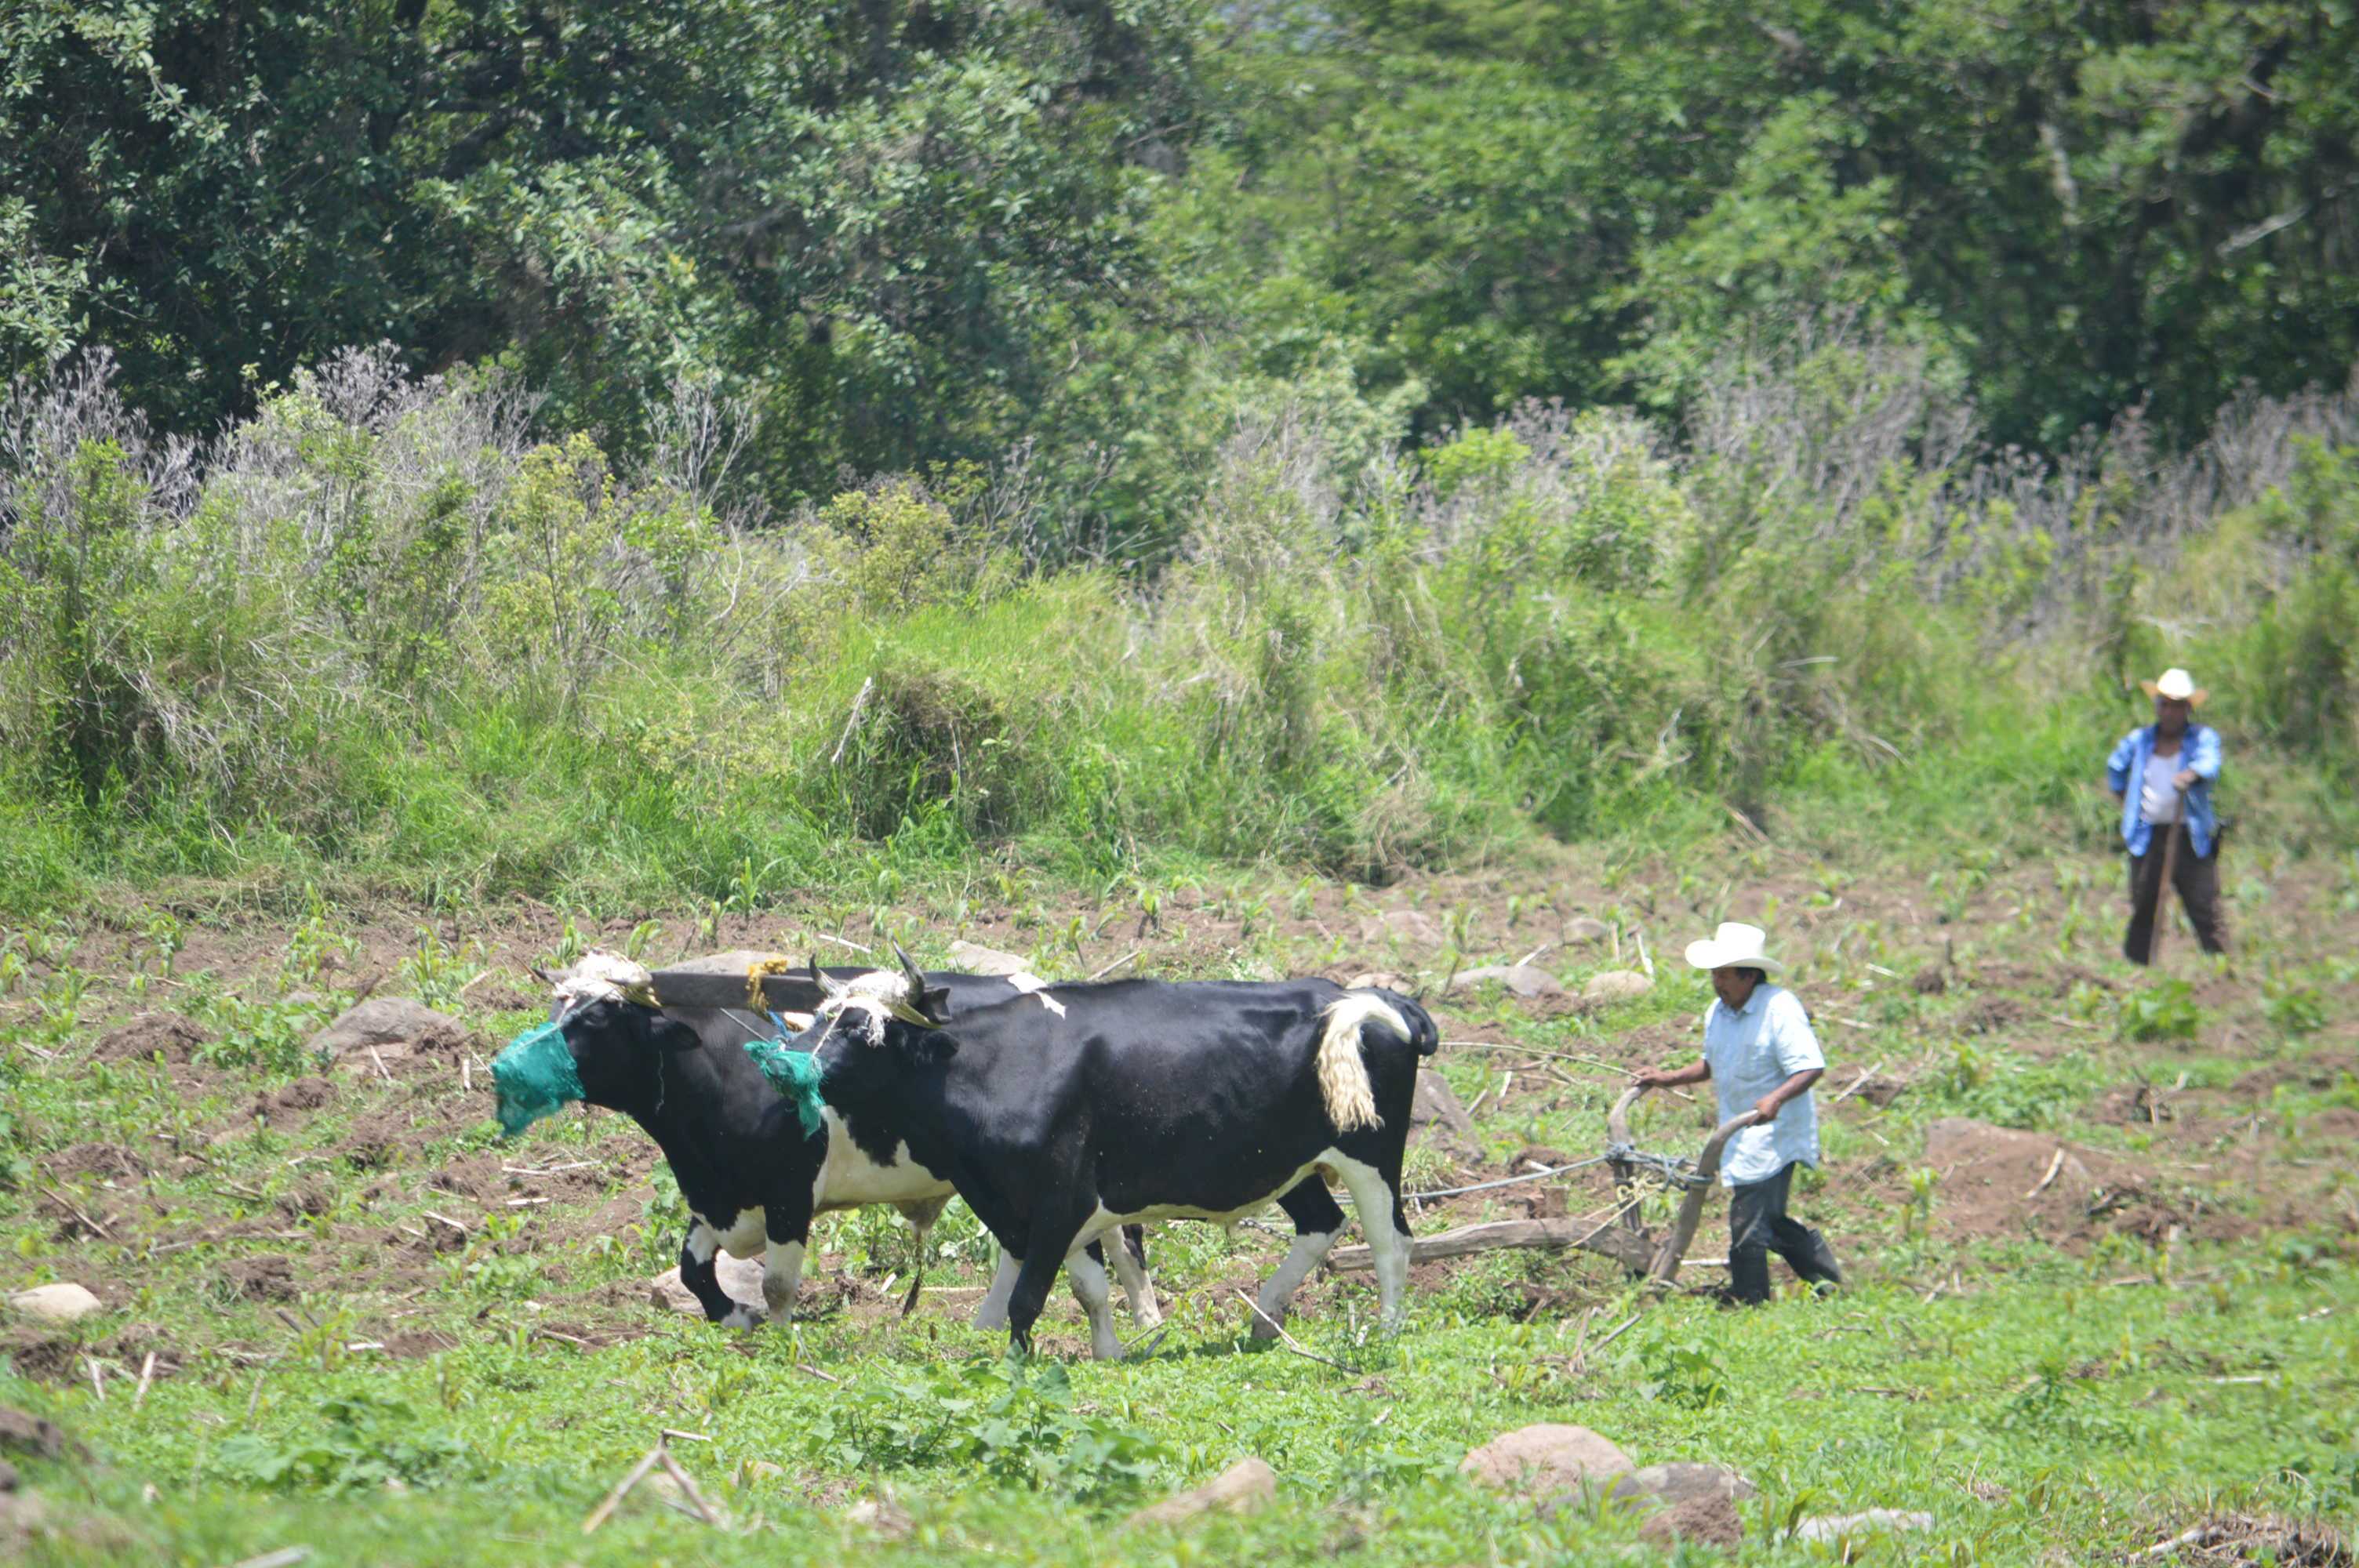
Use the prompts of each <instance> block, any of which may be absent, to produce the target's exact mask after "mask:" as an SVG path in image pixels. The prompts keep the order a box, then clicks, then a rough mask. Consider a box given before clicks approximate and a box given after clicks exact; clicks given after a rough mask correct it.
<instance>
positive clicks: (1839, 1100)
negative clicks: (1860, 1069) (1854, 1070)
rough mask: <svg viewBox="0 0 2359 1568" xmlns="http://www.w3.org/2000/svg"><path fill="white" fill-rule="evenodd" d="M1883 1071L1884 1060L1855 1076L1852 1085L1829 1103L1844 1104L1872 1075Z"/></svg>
mask: <svg viewBox="0 0 2359 1568" xmlns="http://www.w3.org/2000/svg"><path fill="white" fill-rule="evenodd" d="M1882 1071H1884V1064H1883V1063H1882V1062H1878V1063H1877V1064H1876V1065H1875V1066H1873V1067H1870V1068H1869V1069H1868V1070H1867V1071H1865V1072H1864V1073H1862V1074H1861V1075H1860V1076H1857V1077H1855V1078H1854V1079H1853V1080H1852V1081H1851V1087H1849V1088H1847V1089H1845V1090H1843V1093H1841V1094H1839V1095H1837V1096H1835V1098H1833V1099H1832V1100H1829V1101H1828V1102H1827V1103H1828V1104H1829V1105H1841V1104H1843V1101H1845V1100H1847V1099H1849V1098H1851V1097H1852V1096H1854V1095H1855V1094H1857V1093H1859V1091H1860V1089H1861V1087H1862V1086H1864V1084H1866V1082H1867V1080H1868V1079H1870V1078H1872V1077H1874V1076H1875V1075H1876V1074H1878V1073H1880V1072H1882Z"/></svg>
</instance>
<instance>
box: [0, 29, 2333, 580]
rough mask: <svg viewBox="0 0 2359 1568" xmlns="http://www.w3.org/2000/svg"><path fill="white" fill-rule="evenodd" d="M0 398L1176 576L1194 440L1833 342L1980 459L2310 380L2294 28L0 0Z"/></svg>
mask: <svg viewBox="0 0 2359 1568" xmlns="http://www.w3.org/2000/svg"><path fill="white" fill-rule="evenodd" d="M0 66H5V70H0V192H5V193H6V194H5V195H0V363H5V367H6V368H8V369H12V370H24V369H38V368H40V367H42V366H44V365H46V364H48V363H50V362H54V361H55V359H56V358H57V357H58V356H59V355H60V354H61V353H62V352H64V351H66V350H68V349H69V348H70V347H71V346H73V345H75V344H79V343H89V342H97V343H103V344H105V345H108V346H111V347H112V348H113V349H114V351H116V353H117V354H118V355H119V357H120V358H121V360H122V362H123V365H124V374H125V388H126V390H127V391H128V392H129V393H130V395H132V397H133V399H134V400H135V401H136V403H137V404H138V405H139V406H142V407H143V408H146V409H147V410H148V411H149V412H150V413H151V414H154V415H155V416H158V417H159V418H161V419H163V420H165V421H166V422H167V423H168V424H169V425H171V426H172V427H176V428H182V429H189V430H204V429H209V428H211V427H213V425H214V424H215V423H216V422H217V421H219V420H221V419H222V418H223V417H224V416H231V415H245V414H250V413H251V412H252V411H253V410H254V409H255V407H256V406H258V405H259V402H260V400H261V398H262V396H263V395H265V392H266V389H267V388H268V387H269V386H270V385H272V384H288V382H289V381H290V379H291V377H292V375H293V373H295V372H296V371H297V370H298V369H299V368H300V367H302V366H305V365H309V364H316V363H319V362H323V361H324V360H325V359H326V358H327V357H328V356H329V355H331V354H332V353H333V352H335V351H339V350H341V349H342V348H344V347H347V346H350V345H353V344H359V343H371V342H375V341H389V342H391V343H393V344H394V345H396V347H397V350H398V351H399V352H400V353H401V354H402V356H403V357H404V359H405V361H406V362H408V364H409V365H410V366H411V367H412V368H413V369H420V370H432V371H445V370H449V369H451V368H453V367H454V366H457V365H460V364H462V363H476V362H498V363H502V364H505V365H508V366H511V367H514V368H516V369H518V370H520V371H521V372H523V373H524V374H525V375H526V377H527V379H528V380H529V382H530V383H531V384H533V385H534V386H535V387H537V388H538V389H540V390H542V391H543V392H545V393H546V394H548V395H549V398H550V402H549V406H548V408H547V409H546V410H545V418H546V419H547V420H549V422H550V423H551V425H552V426H554V427H562V428H581V427H589V426H592V425H594V426H597V427H601V428H603V429H604V430H605V431H606V432H607V433H608V435H609V437H610V438H611V439H612V440H613V441H615V442H619V443H621V444H622V445H624V446H626V447H636V446H637V445H639V444H641V443H643V442H644V441H645V439H646V438H647V430H646V428H645V422H644V417H643V413H642V410H643V407H644V406H645V403H646V400H647V397H648V395H650V394H651V393H653V392H655V391H656V390H658V389H659V388H660V387H661V386H662V385H664V384H667V383H668V382H669V381H670V380H671V379H673V378H674V377H676V376H678V375H679V374H681V373H690V374H694V375H698V376H701V377H705V378H708V379H711V380H713V381H716V382H717V383H719V384H721V385H722V387H723V390H724V391H726V392H727V393H728V394H730V395H733V396H735V397H738V398H740V399H742V400H744V401H745V402H747V403H749V404H750V405H752V406H756V407H758V408H759V409H761V410H762V411H763V413H764V414H765V416H766V420H765V429H766V433H767V434H766V438H765V440H764V441H763V443H762V445H761V447H760V449H759V450H758V451H757V452H756V454H755V459H756V461H755V463H754V465H753V468H752V469H751V470H749V472H750V474H751V477H754V478H757V479H758V480H759V481H761V483H762V485H763V487H764V489H765V490H766V492H767V493H768V494H769V495H770V496H771V497H772V498H773V499H774V500H780V501H787V500H794V499H799V498H817V497H821V496H824V495H826V494H828V493H831V492H832V491H833V490H834V489H836V488H838V486H837V483H836V481H837V476H838V470H839V469H840V468H842V467H843V466H846V465H848V466H849V467H850V468H852V469H853V470H855V471H858V472H877V471H888V470H901V469H908V468H910V467H914V466H919V465H921V464H922V463H924V462H928V461H936V460H954V459H959V458H967V459H976V460H986V461H988V460H996V459H998V457H999V456H1000V455H1001V454H1002V453H1004V452H1005V451H1006V449H1008V448H1009V447H1010V446H1011V445H1012V444H1014V443H1016V442H1018V441H1022V440H1027V439H1029V440H1032V441H1034V442H1035V443H1037V448H1038V463H1037V465H1036V473H1037V475H1038V478H1039V479H1040V481H1042V482H1044V483H1047V482H1053V483H1054V484H1055V485H1056V486H1057V487H1058V489H1059V492H1060V494H1061V495H1062V497H1063V498H1064V503H1065V504H1064V505H1063V507H1062V508H1061V511H1062V512H1063V513H1065V514H1067V515H1066V516H1065V518H1064V521H1063V523H1062V524H1061V526H1060V530H1059V533H1058V540H1059V542H1060V546H1061V547H1071V546H1076V545H1080V546H1092V547H1097V548H1103V549H1112V550H1114V551H1115V552H1117V553H1136V551H1138V550H1141V549H1147V550H1159V549H1162V548H1168V547H1169V546H1171V545H1172V544H1174V543H1175V542H1176V538H1177V529H1178V523H1177V521H1176V520H1177V518H1178V515H1179V514H1180V513H1181V512H1182V511H1184V510H1185V507H1186V504H1187V503H1188V501H1189V500H1190V493H1189V492H1190V485H1191V481H1192V479H1193V476H1194V475H1196V474H1197V473H1198V472H1199V471H1200V470H1201V464H1202V461H1203V460H1204V459H1205V457H1206V456H1207V454H1208V452H1209V450H1210V449H1211V448H1212V446H1214V445H1216V444H1217V443H1218V441H1219V440H1220V439H1222V438H1223V437H1224V436H1225V434H1226V428H1227V422H1228V417H1229V416H1232V415H1234V413H1235V412H1236V411H1237V410H1238V409H1240V408H1251V407H1254V406H1256V405H1257V404H1259V403H1261V402H1263V401H1266V398H1267V397H1268V395H1269V389H1270V387H1271V386H1272V385H1277V386H1283V387H1288V388H1299V387H1301V386H1305V385H1309V386H1314V387H1329V388H1332V387H1335V386H1338V385H1340V386H1343V387H1346V388H1350V389H1352V390H1353V391H1354V392H1355V393H1356V394H1357V395H1359V396H1360V397H1362V398H1363V399H1364V401H1365V402H1366V404H1367V405H1368V406H1369V409H1370V416H1371V418H1373V419H1375V420H1376V421H1377V422H1378V423H1380V424H1389V426H1390V427H1393V428H1396V429H1398V428H1407V429H1408V430H1410V431H1412V432H1413V433H1416V434H1419V435H1432V434H1436V433H1440V432H1446V431H1449V430H1451V429H1453V428H1454V427H1456V426H1457V425H1458V424H1459V423H1460V422H1461V421H1463V420H1467V419H1473V420H1477V421H1481V422H1486V423H1487V422H1488V421H1490V420H1492V419H1494V418H1495V417H1497V416H1502V415H1504V414H1506V413H1507V412H1509V411H1510V410H1512V409H1513V407H1514V406H1516V405H1517V403H1518V402H1520V401H1521V400H1522V399H1524V398H1526V397H1530V396H1538V397H1541V398H1561V399H1564V400H1566V401H1568V402H1570V403H1573V404H1576V405H1578V404H1586V403H1591V402H1595V401H1601V400H1603V401H1615V402H1627V401H1634V400H1635V401H1643V402H1647V403H1649V404H1650V405H1651V406H1655V407H1657V408H1658V409H1664V410H1669V411H1674V412H1683V411H1685V410H1687V409H1689V408H1690V407H1691V406H1692V403H1693V400H1694V398H1695V397H1696V396H1697V395H1698V394H1699V391H1700V389H1701V384H1702V381H1703V380H1704V378H1705V377H1706V374H1707V373H1708V371H1709V369H1710V367H1711V366H1712V364H1714V363H1715V362H1718V361H1720V360H1722V359H1723V358H1725V357H1726V356H1727V355H1728V354H1730V353H1731V352H1732V351H1738V350H1742V349H1745V348H1746V347H1749V346H1758V345H1760V344H1761V343H1763V342H1764V341H1771V340H1776V339H1778V338H1781V337H1782V336H1783V335H1784V334H1785V333H1787V332H1788V331H1790V330H1791V329H1792V328H1793V326H1794V324H1795V323H1796V321H1797V320H1798V319H1810V318H1813V317H1817V316H1820V315H1821V314H1823V313H1824V312H1826V311H1828V310H1830V309H1832V310H1835V311H1839V312H1843V313H1848V314H1849V315H1850V316H1852V317H1853V318H1854V319H1858V320H1860V321H1862V322H1864V324H1865V325H1867V326H1869V327H1871V328H1872V329H1873V330H1875V331H1877V332H1879V333H1889V334H1895V335H1897V336H1899V337H1902V338H1904V339H1906V340H1908V341H1913V342H1916V343H1919V344H1920V345H1922V346H1923V347H1924V348H1925V350H1926V351H1927V352H1928V354H1929V356H1930V363H1931V365H1932V366H1933V369H1934V371H1935V373H1938V374H1939V375H1940V376H1941V377H1943V378H1944V379H1945V381H1946V382H1947V384H1950V385H1951V387H1952V388H1954V389H1957V390H1961V391H1963V392H1965V393H1968V394H1970V395H1972V397H1973V400H1974V402H1975V403H1976V404H1977V405H1978V406H1979V407H1980V408H1981V409H1982V410H1983V411H1984V421H1985V426H1986V428H1987V429H1988V430H1989V431H1990V433H1991V434H1992V435H1993V437H1994V438H1996V439H1999V440H2002V441H2009V442H2017V443H2022V444H2027V445H2029V446H2032V447H2034V448H2037V449H2045V450H2050V451H2053V450H2059V449H2062V448H2063V447H2064V446H2065V445H2066V444H2067V443H2068V442H2069V441H2070V440H2071V438H2073V436H2074V433H2075V432H2076V431H2078V430H2079V429H2081V428H2082V427H2084V426H2096V427H2104V426H2105V425H2107V424H2109V423H2111V422H2112V421H2114V419H2116V418H2118V417H2119V416H2122V415H2124V414H2125V412H2126V411H2128V410H2131V409H2133V408H2142V409H2144V410H2146V411H2147V416H2148V418H2149V420H2150V422H2152V423H2155V424H2157V425H2158V427H2160V428H2161V429H2162V430H2163V431H2164V433H2165V434H2166V436H2167V437H2168V438H2169V439H2171V440H2172V441H2174V442H2178V443H2182V444H2183V443H2185V442H2188V441H2191V440H2193V439H2195V438H2199V437H2200V436H2201V434H2202V432H2203V428H2204V427H2205V425H2206V424H2207V422H2208V421H2209V420H2210V418H2211V416H2212V413H2213V411H2214V410H2215V409H2216V408H2218V407H2219V406H2221V405H2222V404H2223V403H2224V402H2226V401H2227V400H2228V399H2229V398H2230V397H2231V396H2232V395H2234V393H2235V392H2236V390H2237V389H2238V387H2239V386H2240V385H2241V384H2244V383H2245V382H2246V381H2251V382H2254V383H2256V384H2257V386H2258V387H2259V389H2260V390H2261V391H2263V392H2264V393H2269V394H2280V395H2281V394H2286V393H2289V392H2292V391H2294V390H2296V389H2298V388H2299V387H2300V386H2301V385H2303V384H2306V383H2311V382H2323V383H2326V384H2340V383H2341V382H2342V381H2343V378H2344V376H2345V375H2346V373H2347V372H2348V368H2349V366H2350V364H2351V362H2352V361H2353V359H2354V356H2359V85H2354V84H2359V25H2354V20H2353V18H2352V16H2351V15H2350V14H2349V11H2348V8H2347V7H2346V6H2344V5H2340V4H2330V3H2327V0H2271V3H2268V4H2225V3H2222V0H2207V3H2204V4H2197V5H2148V4H2144V3H2142V0H2102V3H2098V4H2091V5H2057V4H2054V3H2053V0H1987V3H1982V0H1978V3H1975V4H1971V5H1970V4H1965V3H1963V0H1913V3H1911V4H1908V5H1885V4H1867V3H1864V0H1790V3H1788V4H1784V5H1776V6H1772V7H1769V8H1768V9H1767V10H1764V9H1763V8H1761V7H1759V6H1757V5H1739V4H1734V3H1731V0H1702V3H1700V4H1694V5H1647V4H1631V3H1628V0H1570V3H1565V4H1558V5H1527V4H1521V3H1518V0H1414V3H1405V0H1342V3H1340V4H1337V5H1329V6H1323V7H1311V6H1304V5H1293V4H1290V3H1287V0H1272V3H1270V4H1266V5H1256V6H1238V7H1222V8H1218V9H1213V8H1208V7H1201V6H1196V5H1190V4H1189V3H1188V0H1122V3H1119V4H1117V3H1115V0H1057V3H1055V4H1051V5H1040V6H1032V5H1012V4H1004V3H998V0H963V3H954V4H950V5H915V4H904V3H898V0H886V3H882V4H877V5H862V6H858V7H816V6H777V5H756V4H751V3H750V0H666V3H665V4H661V5H622V4H614V3H612V0H560V3H554V4H551V3H543V0H532V3H526V0H454V3H451V4H446V5H426V4H424V3H423V0H368V3H365V4H360V5H346V6H341V7H335V8H332V9H330V10H325V11H323V10H320V9H318V8H316V7H313V8H304V7H296V8H279V9H275V10H273V9H265V10H261V11H255V10H253V9H251V8H250V7H245V6H241V5H234V4H225V3H223V0H164V3H162V4H153V3H150V0H138V3H136V4H134V3H130V0H31V3H29V4H26V5H16V6H12V7H10V8H8V11H7V15H6V16H5V19H0Z"/></svg>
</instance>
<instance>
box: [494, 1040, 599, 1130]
mask: <svg viewBox="0 0 2359 1568" xmlns="http://www.w3.org/2000/svg"><path fill="white" fill-rule="evenodd" d="M492 1083H493V1084H494V1086H495V1087H496V1088H497V1089H498V1091H499V1115H500V1135H501V1136H502V1137H504V1138H514V1137H515V1136H516V1134H517V1133H519V1132H522V1131H523V1130H525V1129H526V1128H527V1127H530V1126H531V1125H532V1124H533V1123H534V1122H536V1121H538V1120H539V1119H541V1118H542V1117H544V1116H554V1115H555V1114H556V1113H557V1112H559V1111H560V1110H562V1109H564V1108H565V1107H566V1105H567V1104H568V1103H570V1102H571V1101H573V1100H578V1099H580V1098H582V1075H581V1074H580V1073H579V1072H577V1071H576V1070H575V1068H574V1065H573V1052H572V1051H571V1048H570V1047H568V1046H567V1044H565V1027H564V1025H562V1024H559V1023H537V1024H535V1025H533V1026H532V1027H531V1028H530V1029H527V1030H526V1031H525V1032H524V1033H521V1034H519V1035H517V1036H516V1038H515V1039H513V1040H511V1041H509V1042H508V1044H507V1048H506V1050H504V1051H502V1052H501V1053H500V1054H498V1055H497V1056H495V1057H494V1058H493V1059H492Z"/></svg>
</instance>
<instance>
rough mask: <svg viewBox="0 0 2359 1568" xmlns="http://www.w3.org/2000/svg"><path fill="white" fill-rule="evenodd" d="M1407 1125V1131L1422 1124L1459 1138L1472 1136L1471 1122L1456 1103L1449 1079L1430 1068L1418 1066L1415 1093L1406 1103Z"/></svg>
mask: <svg viewBox="0 0 2359 1568" xmlns="http://www.w3.org/2000/svg"><path fill="white" fill-rule="evenodd" d="M1408 1125H1409V1129H1410V1130H1411V1131H1415V1130H1418V1129H1419V1128H1423V1127H1439V1128H1440V1129H1442V1130H1444V1131H1446V1132H1453V1133H1456V1134H1457V1135H1458V1136H1459V1137H1461V1138H1465V1139H1472V1138H1473V1136H1474V1123H1473V1120H1472V1119H1469V1118H1468V1116H1467V1114H1466V1108H1465V1107H1464V1106H1462V1105H1461V1104H1459V1103H1458V1094H1457V1091H1456V1090H1454V1089H1452V1088H1451V1087H1450V1080H1449V1079H1447V1078H1445V1077H1443V1076H1441V1075H1440V1073H1437V1072H1435V1071H1434V1070H1433V1069H1432V1068H1430V1067H1420V1068H1419V1069H1418V1073H1417V1096H1416V1098H1414V1099H1411V1100H1410V1101H1409V1103H1408Z"/></svg>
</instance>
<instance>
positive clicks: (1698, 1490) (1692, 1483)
mask: <svg viewBox="0 0 2359 1568" xmlns="http://www.w3.org/2000/svg"><path fill="white" fill-rule="evenodd" d="M1754 1491H1755V1487H1754V1485H1753V1483H1752V1482H1750V1481H1748V1480H1746V1479H1745V1477H1744V1476H1740V1475H1738V1474H1737V1473H1736V1472H1735V1471H1734V1470H1728V1469H1723V1467H1721V1466H1720V1465H1697V1464H1692V1463H1690V1462H1688V1461H1686V1460H1674V1461H1673V1462H1672V1463H1670V1464H1669V1465H1647V1466H1646V1467H1644V1468H1643V1469H1638V1470H1633V1471H1631V1472H1630V1473H1629V1474H1628V1475H1627V1476H1623V1477H1622V1478H1621V1479H1619V1480H1617V1481H1615V1482H1614V1485H1613V1486H1612V1487H1609V1488H1608V1489H1607V1490H1606V1493H1605V1495H1606V1496H1607V1497H1609V1498H1618V1499H1620V1500H1621V1501H1624V1502H1628V1503H1633V1504H1636V1506H1638V1507H1641V1508H1647V1509H1656V1508H1663V1507H1669V1506H1675V1505H1677V1504H1680V1503H1684V1502H1690V1501H1692V1500H1694V1499H1695V1498H1722V1499H1723V1500H1725V1501H1728V1502H1732V1503H1741V1502H1743V1501H1744V1500H1745V1498H1749V1497H1751V1496H1753V1495H1754Z"/></svg>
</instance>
